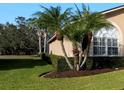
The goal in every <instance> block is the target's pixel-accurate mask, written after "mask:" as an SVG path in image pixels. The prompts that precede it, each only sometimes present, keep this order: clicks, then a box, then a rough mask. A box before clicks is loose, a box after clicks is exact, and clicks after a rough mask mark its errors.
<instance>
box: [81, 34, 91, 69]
mask: <svg viewBox="0 0 124 93" xmlns="http://www.w3.org/2000/svg"><path fill="white" fill-rule="evenodd" d="M91 40H92V32H88V33H87V34H86V35H85V36H84V38H83V42H82V50H81V53H80V57H79V63H81V60H82V55H83V54H84V59H83V62H82V63H81V65H80V67H82V66H83V65H84V64H85V63H86V60H87V57H88V54H89V48H90V44H91Z"/></svg>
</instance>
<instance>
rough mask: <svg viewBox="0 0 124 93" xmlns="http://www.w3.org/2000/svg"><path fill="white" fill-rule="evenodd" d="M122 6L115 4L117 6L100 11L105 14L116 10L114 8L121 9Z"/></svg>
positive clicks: (123, 6)
mask: <svg viewBox="0 0 124 93" xmlns="http://www.w3.org/2000/svg"><path fill="white" fill-rule="evenodd" d="M123 8H124V5H121V6H117V7H114V8H110V9H107V10H104V11H101V13H102V14H107V13H110V12H113V11H116V10H119V9H123Z"/></svg>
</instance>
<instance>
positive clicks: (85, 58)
mask: <svg viewBox="0 0 124 93" xmlns="http://www.w3.org/2000/svg"><path fill="white" fill-rule="evenodd" d="M88 51H89V48H88V47H87V48H86V49H85V50H84V60H83V62H82V63H81V65H80V67H82V66H83V65H84V64H85V63H86V60H87V57H88Z"/></svg>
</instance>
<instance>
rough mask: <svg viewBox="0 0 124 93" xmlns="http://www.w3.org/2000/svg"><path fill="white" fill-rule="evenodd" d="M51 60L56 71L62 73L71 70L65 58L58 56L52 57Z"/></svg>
mask: <svg viewBox="0 0 124 93" xmlns="http://www.w3.org/2000/svg"><path fill="white" fill-rule="evenodd" d="M50 58H51V62H52V65H53V67H54V68H55V70H56V71H58V72H62V71H67V70H70V68H69V67H68V65H67V63H66V60H65V58H64V57H62V56H57V55H50Z"/></svg>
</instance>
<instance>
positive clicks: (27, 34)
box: [0, 17, 38, 55]
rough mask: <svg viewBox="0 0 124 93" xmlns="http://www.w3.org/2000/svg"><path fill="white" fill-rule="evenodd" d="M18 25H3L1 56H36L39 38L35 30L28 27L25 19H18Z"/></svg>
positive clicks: (0, 36)
mask: <svg viewBox="0 0 124 93" xmlns="http://www.w3.org/2000/svg"><path fill="white" fill-rule="evenodd" d="M16 22H17V25H14V24H10V23H6V24H5V25H2V24H1V29H0V52H1V54H9V55H10V54H36V53H37V49H38V39H37V38H38V37H37V34H36V32H35V31H34V30H33V29H30V28H29V26H28V25H27V24H28V22H27V21H26V19H25V18H24V17H18V18H16Z"/></svg>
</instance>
